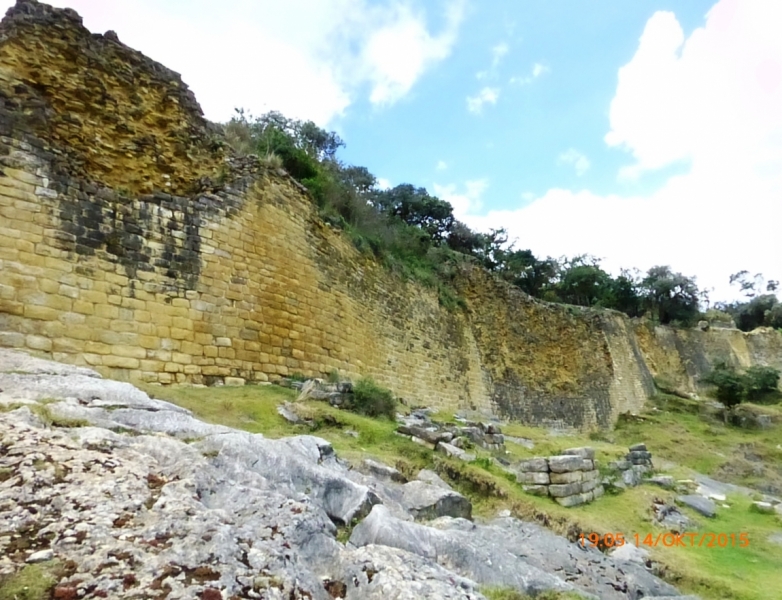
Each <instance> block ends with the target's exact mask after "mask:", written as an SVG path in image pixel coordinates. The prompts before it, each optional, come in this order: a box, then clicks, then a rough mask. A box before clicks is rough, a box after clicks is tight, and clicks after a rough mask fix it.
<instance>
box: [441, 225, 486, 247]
mask: <svg viewBox="0 0 782 600" xmlns="http://www.w3.org/2000/svg"><path fill="white" fill-rule="evenodd" d="M446 243H447V244H448V247H449V248H451V250H454V251H456V252H461V253H462V254H474V253H475V252H477V251H478V249H479V248H481V247H482V246H483V238H482V236H481V235H480V234H479V233H475V232H474V231H473V230H472V229H470V228H469V227H467V225H465V224H464V223H462V222H461V221H454V223H453V226H452V227H451V231H449V232H448V239H447V240H446Z"/></svg>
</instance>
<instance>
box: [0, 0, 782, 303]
mask: <svg viewBox="0 0 782 600" xmlns="http://www.w3.org/2000/svg"><path fill="white" fill-rule="evenodd" d="M52 3H53V4H55V5H58V6H70V7H72V8H75V9H76V10H77V11H78V12H79V13H80V14H81V15H82V16H83V18H84V23H85V25H86V26H87V27H88V28H89V29H91V30H92V31H94V32H101V33H102V32H104V31H106V30H107V29H113V30H115V31H116V32H117V34H118V35H119V38H120V39H121V40H122V41H123V42H124V43H126V44H128V45H130V46H131V47H133V48H136V49H138V50H140V51H142V52H144V53H145V54H147V55H148V56H151V57H152V58H154V59H156V60H158V61H160V62H162V63H163V64H165V65H166V66H168V67H170V68H172V69H174V70H176V71H178V72H179V73H181V74H182V77H183V79H184V80H185V82H186V83H187V84H188V85H190V86H191V88H192V89H193V91H194V92H195V94H196V96H197V98H198V99H199V101H200V102H201V105H202V107H203V109H204V111H205V113H206V115H207V117H208V118H210V119H212V120H215V121H224V120H227V119H228V118H229V117H230V116H231V114H232V111H233V108H234V107H240V106H241V107H245V108H247V109H249V110H250V111H251V112H253V113H255V114H260V113H262V112H264V111H266V110H272V109H273V110H280V111H282V112H283V113H285V114H286V115H288V116H290V117H295V118H303V119H312V120H314V121H315V122H317V123H318V124H319V125H321V126H323V127H326V128H327V129H334V130H337V131H338V132H339V133H340V135H341V136H342V137H343V139H344V140H345V141H346V143H347V147H346V148H345V149H344V150H343V151H342V152H341V158H342V159H343V160H345V161H346V162H348V163H352V164H358V165H363V166H366V167H368V168H369V169H370V171H371V172H373V173H374V174H375V175H376V176H378V177H379V178H382V180H383V182H384V183H386V184H390V185H396V184H399V183H413V184H416V185H421V186H425V187H426V188H427V189H428V190H429V191H430V192H431V193H434V194H436V195H438V196H440V197H441V198H444V199H446V200H449V201H450V202H451V203H452V204H453V205H454V208H455V212H456V213H457V216H458V217H459V218H460V219H462V220H464V221H465V222H466V223H468V224H469V225H470V226H471V227H473V228H475V229H478V230H483V231H485V230H487V229H489V228H492V227H493V228H497V227H506V228H507V229H508V230H509V232H510V233H511V236H512V237H514V238H516V239H517V240H518V246H519V247H522V248H530V249H531V250H533V252H535V253H536V254H538V255H540V256H549V255H550V256H555V257H558V256H563V255H567V256H573V255H575V254H581V253H589V254H593V255H595V256H598V257H601V258H603V259H604V265H605V266H606V267H607V268H609V270H612V271H614V272H616V271H618V270H619V269H620V268H621V267H638V268H640V269H643V270H645V269H648V268H649V267H651V266H653V265H655V264H668V265H671V266H672V267H673V268H674V269H675V270H678V271H682V272H684V273H685V274H689V275H695V276H697V278H698V283H699V284H700V285H701V286H702V287H703V288H712V289H714V292H713V294H712V298H717V299H725V298H730V297H732V296H734V295H735V293H734V292H733V291H732V290H731V289H730V288H729V287H728V277H729V275H730V274H731V273H734V272H736V271H739V270H742V269H747V270H749V271H751V272H752V273H756V272H762V273H763V274H764V275H765V276H766V278H767V279H782V260H780V257H782V236H780V235H778V231H779V224H780V223H782V36H781V35H779V31H778V30H779V23H782V2H779V0H718V1H717V0H710V1H704V0H676V1H674V0H668V1H662V0H632V1H630V2H628V1H626V0H610V1H609V0H560V1H558V2H550V1H543V0H535V1H531V0H527V1H521V0H491V1H478V0H437V1H435V0H430V1H426V0H329V1H324V0H286V2H279V1H276V0H222V1H221V2H214V1H213V0H187V1H185V0H112V2H106V1H105V0H64V1H60V0H53V2H52ZM3 4H4V6H5V7H7V6H9V5H10V4H12V0H0V8H4V6H3Z"/></svg>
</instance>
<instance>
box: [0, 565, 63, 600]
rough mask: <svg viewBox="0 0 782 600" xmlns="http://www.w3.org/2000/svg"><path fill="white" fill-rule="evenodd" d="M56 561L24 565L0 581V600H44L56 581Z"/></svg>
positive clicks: (48, 595) (49, 594)
mask: <svg viewBox="0 0 782 600" xmlns="http://www.w3.org/2000/svg"><path fill="white" fill-rule="evenodd" d="M57 569H58V564H57V562H56V561H51V562H46V563H40V564H35V565H25V566H24V567H22V569H21V570H19V571H17V572H16V573H14V574H13V575H9V576H8V577H4V578H2V579H0V600H45V599H47V598H49V597H50V596H51V591H52V588H53V587H54V586H55V584H56V583H57V581H58V577H57V576H56V575H55V572H56V571H57Z"/></svg>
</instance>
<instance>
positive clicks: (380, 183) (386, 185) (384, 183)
mask: <svg viewBox="0 0 782 600" xmlns="http://www.w3.org/2000/svg"><path fill="white" fill-rule="evenodd" d="M375 187H377V189H379V190H390V189H391V188H392V187H393V186H392V185H391V182H390V181H389V180H388V179H386V178H385V177H378V178H377V182H376V183H375Z"/></svg>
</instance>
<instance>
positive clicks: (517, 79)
mask: <svg viewBox="0 0 782 600" xmlns="http://www.w3.org/2000/svg"><path fill="white" fill-rule="evenodd" d="M549 71H551V69H549V68H548V67H547V66H545V65H543V64H541V63H535V64H534V65H532V69H531V70H530V74H529V75H525V76H523V77H522V76H514V77H511V78H510V80H509V83H510V84H518V85H527V84H530V83H532V82H533V81H535V80H536V79H537V78H538V77H540V76H541V75H543V74H544V73H548V72H549Z"/></svg>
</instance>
